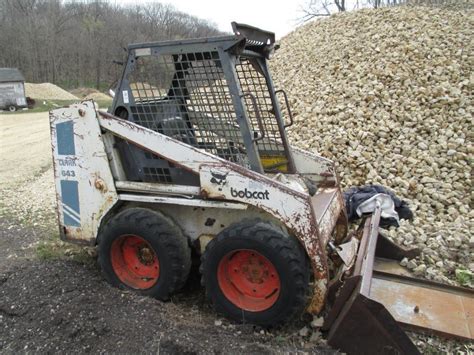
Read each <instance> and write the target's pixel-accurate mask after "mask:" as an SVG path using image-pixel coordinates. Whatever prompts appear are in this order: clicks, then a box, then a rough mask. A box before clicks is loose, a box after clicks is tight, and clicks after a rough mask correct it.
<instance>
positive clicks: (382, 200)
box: [356, 194, 399, 222]
mask: <svg viewBox="0 0 474 355" xmlns="http://www.w3.org/2000/svg"><path fill="white" fill-rule="evenodd" d="M377 202H378V203H379V204H380V208H381V210H382V211H381V214H380V215H381V217H382V218H395V219H396V220H397V222H399V218H398V213H397V212H396V211H395V204H394V203H393V200H392V198H391V197H390V196H389V195H386V194H376V195H374V196H372V197H371V198H369V199H368V200H366V201H364V202H362V203H361V204H360V205H359V207H357V209H356V213H357V215H358V216H359V217H361V216H362V214H364V213H372V212H374V211H375V207H376V206H377Z"/></svg>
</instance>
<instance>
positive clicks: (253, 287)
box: [201, 220, 310, 326]
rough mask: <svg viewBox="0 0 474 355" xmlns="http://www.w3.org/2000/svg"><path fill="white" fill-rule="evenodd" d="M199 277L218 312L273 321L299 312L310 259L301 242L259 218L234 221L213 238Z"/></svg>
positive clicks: (246, 319)
mask: <svg viewBox="0 0 474 355" xmlns="http://www.w3.org/2000/svg"><path fill="white" fill-rule="evenodd" d="M201 272H202V283H203V285H204V286H205V288H206V294H207V296H208V298H209V299H210V301H211V302H212V303H213V305H214V307H215V309H216V311H217V312H219V313H222V314H224V315H225V316H227V317H229V318H232V319H234V320H237V321H240V322H248V323H253V324H258V325H262V326H274V325H278V324H281V323H284V322H287V321H290V320H292V319H294V318H296V317H297V316H299V315H301V314H302V313H303V311H304V308H305V306H306V304H307V301H308V295H309V279H310V265H309V261H308V259H307V257H306V255H305V253H304V251H303V248H302V247H301V245H300V244H299V243H298V242H297V241H296V240H295V239H294V238H293V237H291V236H289V235H288V234H287V233H286V232H284V231H282V230H281V229H280V228H278V227H276V226H275V225H273V224H271V223H269V222H265V221H262V220H245V221H242V222H239V223H236V224H234V225H232V226H230V227H228V228H226V229H225V230H223V231H222V232H221V233H220V234H219V235H217V236H216V238H214V239H213V240H211V241H210V242H209V244H208V246H207V248H206V250H205V252H204V254H203V256H202V264H201Z"/></svg>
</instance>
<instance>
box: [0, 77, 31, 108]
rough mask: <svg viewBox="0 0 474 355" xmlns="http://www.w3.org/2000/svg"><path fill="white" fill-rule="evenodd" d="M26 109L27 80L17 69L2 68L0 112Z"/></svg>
mask: <svg viewBox="0 0 474 355" xmlns="http://www.w3.org/2000/svg"><path fill="white" fill-rule="evenodd" d="M23 107H26V97H25V78H24V77H23V75H22V74H21V72H20V71H19V70H18V69H16V68H0V110H9V111H16V110H17V109H18V108H23Z"/></svg>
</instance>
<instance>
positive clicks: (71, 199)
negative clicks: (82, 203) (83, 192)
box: [61, 180, 81, 227]
mask: <svg viewBox="0 0 474 355" xmlns="http://www.w3.org/2000/svg"><path fill="white" fill-rule="evenodd" d="M78 185H79V183H78V182H77V181H68V180H61V201H62V203H63V204H64V205H65V206H67V207H69V208H70V209H71V210H73V211H74V212H76V213H77V214H78V215H79V216H80V215H81V211H80V209H79V189H78ZM71 216H73V215H72V214H71V213H69V212H67V211H66V209H65V208H63V217H64V224H65V225H67V226H73V227H80V226H81V223H80V218H76V219H73V218H71ZM74 217H75V216H74ZM77 219H79V222H78V221H77Z"/></svg>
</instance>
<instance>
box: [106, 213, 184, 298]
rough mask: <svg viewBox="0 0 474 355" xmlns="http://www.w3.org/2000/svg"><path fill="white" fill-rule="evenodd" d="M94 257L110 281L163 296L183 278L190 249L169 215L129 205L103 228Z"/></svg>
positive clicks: (152, 294) (175, 288) (150, 294)
mask: <svg viewBox="0 0 474 355" xmlns="http://www.w3.org/2000/svg"><path fill="white" fill-rule="evenodd" d="M98 259H99V264H100V266H101V268H102V271H103V274H104V276H105V278H106V280H107V281H108V282H109V283H110V284H111V285H113V286H116V287H119V288H126V289H132V290H134V291H137V292H138V293H140V294H143V295H148V296H152V297H156V298H158V299H161V300H166V299H168V298H169V296H170V294H172V293H173V292H175V291H177V290H179V289H180V288H181V287H182V286H183V285H184V283H185V282H186V279H187V277H188V274H189V270H190V267H191V249H190V247H189V245H188V242H187V239H186V237H185V236H184V235H183V234H182V232H181V230H180V229H179V228H178V227H177V226H176V225H175V224H174V223H173V222H172V221H171V220H170V219H169V218H167V217H165V216H164V215H162V214H161V213H159V212H155V211H152V210H149V209H145V208H130V209H127V210H125V211H123V212H120V213H119V214H117V215H116V216H115V217H113V218H112V219H111V220H110V221H109V222H108V223H107V225H106V226H105V227H104V228H103V230H102V232H101V233H100V235H99V253H98Z"/></svg>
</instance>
